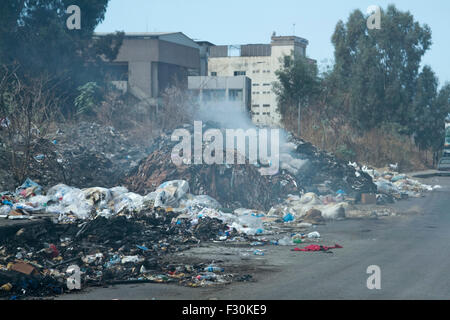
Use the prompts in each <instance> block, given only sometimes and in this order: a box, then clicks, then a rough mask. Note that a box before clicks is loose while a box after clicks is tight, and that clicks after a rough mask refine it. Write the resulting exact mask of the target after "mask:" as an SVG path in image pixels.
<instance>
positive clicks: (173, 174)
mask: <svg viewBox="0 0 450 320" xmlns="http://www.w3.org/2000/svg"><path fill="white" fill-rule="evenodd" d="M203 126H204V129H203V130H207V129H208V128H210V127H212V128H214V123H205V124H203ZM185 129H188V130H193V128H192V126H189V125H186V126H185ZM282 141H285V142H283V143H282V144H281V146H280V155H279V159H280V170H279V172H278V174H276V175H272V176H269V175H261V173H260V170H259V169H260V167H261V164H260V163H256V164H250V163H248V161H246V163H245V164H234V165H228V164H223V165H219V164H213V165H207V164H195V165H194V164H193V165H185V164H183V165H180V166H177V165H175V164H174V163H173V162H172V159H171V153H172V149H173V147H174V146H175V144H176V142H172V141H171V137H170V135H161V136H160V137H159V138H158V139H156V141H155V143H154V145H153V146H152V153H151V154H150V155H149V156H148V157H147V158H146V159H143V160H142V161H141V162H140V164H139V166H138V167H136V168H135V169H133V170H132V171H131V172H130V175H129V176H128V177H127V178H126V179H125V180H124V184H125V185H126V186H127V187H128V188H129V189H130V190H132V191H134V192H138V193H141V194H145V193H148V192H150V191H153V190H155V188H156V187H157V186H158V185H160V184H161V183H162V182H163V181H167V180H177V179H183V180H186V181H188V182H189V185H190V187H191V191H192V192H193V193H195V194H203V195H209V196H212V197H214V198H215V199H217V200H218V201H219V202H220V203H222V205H224V206H225V207H227V208H233V209H235V208H240V207H244V208H254V209H259V210H269V209H270V208H271V207H272V206H273V205H275V204H278V203H280V202H282V201H283V200H284V199H285V198H286V197H287V195H289V194H300V193H303V192H314V193H316V194H319V195H325V194H330V193H334V192H336V191H338V190H343V191H344V192H345V193H346V194H348V195H354V194H355V193H361V192H374V191H376V186H375V185H374V184H373V183H372V179H371V177H370V176H369V175H368V174H367V173H365V172H363V171H361V170H359V171H357V170H355V168H354V167H352V166H349V165H348V164H346V163H344V162H342V161H340V160H338V159H336V158H335V157H334V156H333V155H331V154H329V153H326V152H323V151H320V150H318V149H316V148H315V147H314V146H312V145H311V144H310V143H307V142H304V141H302V140H300V139H296V138H294V137H293V136H292V135H288V136H287V137H285V138H283V139H282Z"/></svg>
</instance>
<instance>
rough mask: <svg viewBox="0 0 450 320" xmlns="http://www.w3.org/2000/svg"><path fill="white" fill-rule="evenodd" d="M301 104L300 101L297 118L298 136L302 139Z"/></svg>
mask: <svg viewBox="0 0 450 320" xmlns="http://www.w3.org/2000/svg"><path fill="white" fill-rule="evenodd" d="M300 110H301V103H300V100H299V101H298V117H297V135H298V137H299V138H300V134H301V130H300V123H301V112H300Z"/></svg>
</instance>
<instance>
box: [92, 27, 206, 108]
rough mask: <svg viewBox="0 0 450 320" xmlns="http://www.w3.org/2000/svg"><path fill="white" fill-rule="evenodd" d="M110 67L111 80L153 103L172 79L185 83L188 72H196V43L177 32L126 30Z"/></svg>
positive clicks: (197, 51) (197, 53)
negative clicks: (130, 31)
mask: <svg viewBox="0 0 450 320" xmlns="http://www.w3.org/2000/svg"><path fill="white" fill-rule="evenodd" d="M103 35H106V34H104V33H96V34H95V36H97V37H100V36H103ZM110 68H111V70H112V71H113V74H114V78H113V79H112V80H113V81H114V83H115V84H116V86H118V87H119V88H120V89H121V90H124V91H127V90H128V91H129V92H131V93H132V94H133V95H135V96H136V97H137V98H139V99H141V100H146V101H147V102H149V103H151V104H157V103H158V100H159V98H160V96H161V93H162V92H163V91H164V90H165V89H166V88H167V87H169V86H170V85H171V84H173V83H174V82H175V81H176V80H175V79H178V80H179V83H181V84H182V85H184V86H187V77H188V76H189V75H199V74H200V47H199V45H198V44H197V43H196V42H195V41H194V40H192V39H190V38H189V37H187V36H186V35H184V34H183V33H181V32H172V33H160V32H146V33H126V34H125V38H124V40H123V44H122V47H121V48H120V50H119V54H118V55H117V58H116V60H115V61H114V62H113V63H112V64H111V65H110Z"/></svg>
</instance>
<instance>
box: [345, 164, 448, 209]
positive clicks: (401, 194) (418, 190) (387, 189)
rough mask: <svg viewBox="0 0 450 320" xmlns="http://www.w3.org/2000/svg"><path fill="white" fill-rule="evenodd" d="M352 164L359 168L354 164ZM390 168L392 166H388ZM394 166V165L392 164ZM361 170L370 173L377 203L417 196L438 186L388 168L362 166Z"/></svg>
mask: <svg viewBox="0 0 450 320" xmlns="http://www.w3.org/2000/svg"><path fill="white" fill-rule="evenodd" d="M353 166H355V167H357V168H359V167H358V166H357V165H356V164H353ZM390 168H391V169H392V167H390ZM394 168H395V166H394ZM361 170H362V171H364V172H366V173H367V174H368V175H370V176H371V177H372V179H373V181H374V183H375V185H376V186H377V200H376V202H377V203H378V204H383V203H386V202H392V201H393V200H394V199H397V200H399V199H404V198H408V197H413V198H418V197H421V196H423V195H424V193H426V192H429V191H433V190H435V189H438V188H440V186H429V185H426V184H422V183H420V182H419V181H417V180H414V179H412V178H410V177H408V176H407V175H406V174H400V173H398V172H395V171H391V170H389V169H386V170H383V171H379V170H376V169H372V168H369V167H367V166H363V167H362V169H361Z"/></svg>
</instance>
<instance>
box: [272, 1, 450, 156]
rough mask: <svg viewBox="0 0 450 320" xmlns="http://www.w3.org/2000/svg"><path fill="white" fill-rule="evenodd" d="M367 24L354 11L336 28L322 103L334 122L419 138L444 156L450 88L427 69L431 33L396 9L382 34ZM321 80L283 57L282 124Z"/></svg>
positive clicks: (387, 14)
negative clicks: (384, 128) (392, 129)
mask: <svg viewBox="0 0 450 320" xmlns="http://www.w3.org/2000/svg"><path fill="white" fill-rule="evenodd" d="M367 18H368V16H367V15H364V14H363V13H362V12H361V11H360V10H354V11H353V12H352V13H351V14H350V16H349V18H348V20H347V21H346V22H343V21H339V22H338V23H337V24H336V28H335V31H334V33H333V35H332V37H331V41H332V44H333V46H334V60H335V63H334V65H333V67H332V69H331V70H330V71H329V72H327V73H325V74H324V75H322V76H321V79H320V82H319V84H320V85H319V92H320V94H319V95H318V97H316V100H317V101H318V102H319V105H321V107H322V109H325V110H326V111H327V112H326V113H327V115H328V117H329V118H337V117H340V118H345V121H346V122H348V123H349V124H350V125H351V126H352V127H353V128H356V129H358V130H359V131H360V132H361V131H368V130H371V129H372V128H376V127H382V126H384V125H386V124H388V125H389V126H392V127H395V128H397V130H398V132H399V133H402V134H406V135H411V136H414V138H415V141H416V144H417V145H418V146H419V147H420V148H422V149H428V148H432V149H433V150H434V151H436V150H439V149H441V148H442V146H443V137H444V134H443V130H444V118H445V116H446V115H447V114H448V113H449V112H450V101H449V97H450V84H447V85H445V86H443V87H442V88H441V89H440V90H439V89H438V88H439V82H438V79H437V77H436V75H435V74H434V72H433V70H432V69H431V68H430V67H429V66H424V67H423V68H421V62H422V57H423V56H424V54H425V53H426V52H427V51H428V50H429V49H430V46H431V44H432V41H431V30H430V28H429V27H428V26H427V25H426V24H425V25H421V24H420V23H419V22H417V21H415V19H414V17H413V15H412V14H411V13H410V12H402V11H400V10H398V9H397V8H396V7H395V6H394V5H389V6H388V7H387V9H386V10H382V15H381V29H373V30H369V29H368V28H367V23H366V21H367ZM316 75H317V74H316V73H315V72H314V70H310V69H308V68H306V67H305V65H304V64H303V63H302V62H301V60H295V62H294V60H292V58H289V57H286V58H285V60H284V64H283V66H282V68H281V69H280V71H278V72H277V76H278V79H279V82H278V87H277V88H276V89H277V90H276V92H277V94H278V98H279V101H280V104H281V105H280V112H281V113H282V117H283V116H286V115H287V114H288V113H289V107H288V106H290V105H292V104H293V103H292V102H295V101H298V99H299V98H300V97H302V98H306V97H308V95H310V94H312V93H313V92H316V90H312V89H311V88H315V87H316V86H315V83H316V82H315V81H312V79H314V78H315V77H316ZM323 105H325V106H323Z"/></svg>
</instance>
